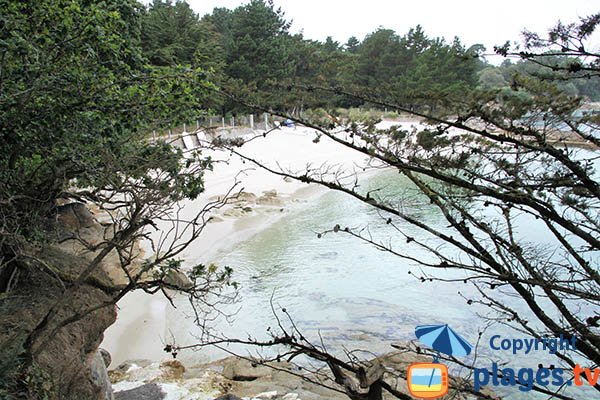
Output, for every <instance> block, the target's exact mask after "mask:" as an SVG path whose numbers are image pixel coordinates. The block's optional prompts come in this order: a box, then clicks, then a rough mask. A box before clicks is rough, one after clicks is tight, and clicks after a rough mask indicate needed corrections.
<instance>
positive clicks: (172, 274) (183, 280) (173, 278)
mask: <svg viewBox="0 0 600 400" xmlns="http://www.w3.org/2000/svg"><path fill="white" fill-rule="evenodd" d="M164 281H165V282H166V283H168V284H169V285H173V286H175V287H178V288H182V289H189V288H191V287H192V286H193V283H192V282H191V281H190V280H189V278H188V277H187V275H186V274H185V273H184V272H183V271H179V270H170V271H168V272H167V274H166V276H165V277H164Z"/></svg>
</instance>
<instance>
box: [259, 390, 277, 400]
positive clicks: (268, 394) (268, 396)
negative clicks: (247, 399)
mask: <svg viewBox="0 0 600 400" xmlns="http://www.w3.org/2000/svg"><path fill="white" fill-rule="evenodd" d="M254 397H255V398H257V399H261V400H268V399H276V398H277V391H276V390H274V391H272V392H263V393H259V394H257V395H256V396H254Z"/></svg>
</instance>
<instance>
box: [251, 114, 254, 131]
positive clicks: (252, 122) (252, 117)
mask: <svg viewBox="0 0 600 400" xmlns="http://www.w3.org/2000/svg"><path fill="white" fill-rule="evenodd" d="M250 129H254V114H250Z"/></svg>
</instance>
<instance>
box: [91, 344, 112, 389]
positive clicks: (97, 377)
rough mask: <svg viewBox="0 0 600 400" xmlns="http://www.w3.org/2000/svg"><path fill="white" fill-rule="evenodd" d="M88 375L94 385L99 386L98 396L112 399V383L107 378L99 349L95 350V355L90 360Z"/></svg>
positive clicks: (104, 363)
mask: <svg viewBox="0 0 600 400" xmlns="http://www.w3.org/2000/svg"><path fill="white" fill-rule="evenodd" d="M90 376H91V379H92V382H93V383H94V385H96V386H97V387H98V388H100V394H99V396H98V398H99V399H101V400H113V399H114V397H113V390H112V384H111V382H110V380H109V379H108V372H107V371H106V362H105V361H104V357H103V356H102V351H101V350H98V351H97V352H96V355H95V356H94V359H93V360H92V364H91V365H90Z"/></svg>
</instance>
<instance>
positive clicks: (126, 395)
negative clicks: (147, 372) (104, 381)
mask: <svg viewBox="0 0 600 400" xmlns="http://www.w3.org/2000/svg"><path fill="white" fill-rule="evenodd" d="M164 398H165V393H164V392H163V391H162V388H161V387H160V386H159V385H157V384H156V383H147V384H145V385H142V386H138V387H136V388H134V389H129V390H122V391H120V392H116V393H115V400H162V399H164Z"/></svg>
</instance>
